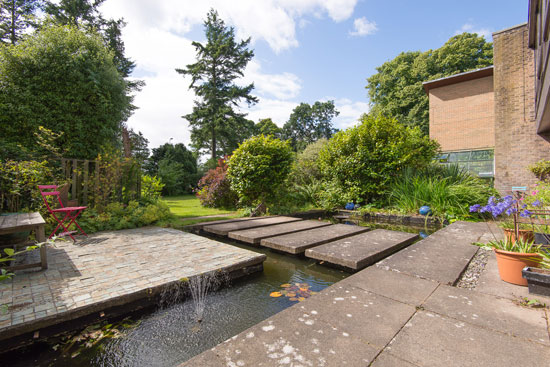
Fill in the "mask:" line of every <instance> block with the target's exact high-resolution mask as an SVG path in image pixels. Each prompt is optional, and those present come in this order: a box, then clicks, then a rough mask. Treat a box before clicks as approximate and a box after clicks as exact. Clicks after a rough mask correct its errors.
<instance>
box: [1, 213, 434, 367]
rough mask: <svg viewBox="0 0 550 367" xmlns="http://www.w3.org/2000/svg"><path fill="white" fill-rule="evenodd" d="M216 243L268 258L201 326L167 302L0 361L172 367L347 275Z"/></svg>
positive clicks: (212, 307)
mask: <svg viewBox="0 0 550 367" xmlns="http://www.w3.org/2000/svg"><path fill="white" fill-rule="evenodd" d="M360 225H364V226H369V227H373V228H386V229H393V230H401V231H407V232H416V233H420V234H421V236H422V237H424V236H427V235H429V234H430V233H431V232H433V231H435V230H430V229H426V228H416V227H409V226H395V225H383V224H375V223H369V222H367V223H360ZM215 239H216V240H219V241H222V242H226V243H229V244H231V245H234V246H238V247H242V248H246V249H248V250H251V251H256V252H260V253H264V254H265V255H267V259H266V261H265V262H264V270H263V272H261V273H257V274H253V275H251V276H249V277H247V278H245V279H241V280H236V281H234V282H233V283H232V284H226V286H225V287H223V288H221V289H219V290H217V291H215V292H211V293H209V294H208V295H207V297H206V298H205V308H204V314H203V317H202V322H200V323H198V322H196V317H195V305H194V303H193V301H192V300H191V299H187V300H185V301H183V302H174V303H172V302H169V303H168V304H167V305H164V306H160V307H158V308H157V309H149V310H147V311H141V312H139V313H134V314H130V315H128V317H126V318H125V319H117V320H109V322H107V321H105V322H104V323H103V324H97V325H90V326H88V327H87V328H86V329H85V330H81V331H80V332H78V333H73V334H70V335H66V336H64V337H55V338H50V339H48V340H46V341H41V342H37V343H35V344H33V345H31V346H29V347H26V348H22V349H20V350H17V351H12V352H9V353H6V354H4V355H0V359H1V360H2V361H3V363H5V365H10V366H12V367H23V366H25V367H26V366H113V367H114V366H116V367H121V366H176V365H178V364H180V363H182V362H184V361H186V360H188V359H190V358H191V357H193V356H195V355H197V354H199V353H201V352H203V351H205V350H207V349H209V348H212V347H214V346H215V345H217V344H219V343H221V342H223V341H224V340H226V339H228V338H230V337H232V336H234V335H236V334H238V333H240V332H242V331H243V330H246V329H247V328H249V327H251V326H253V325H255V324H257V323H259V322H261V321H263V320H265V319H266V318H268V317H270V316H272V315H274V314H276V313H278V312H280V311H282V310H283V309H285V308H287V307H289V306H292V305H293V304H296V303H298V302H300V301H302V300H304V299H306V298H308V297H309V296H311V295H313V294H315V293H316V292H319V291H321V290H323V289H324V288H326V287H328V286H330V285H332V284H334V283H336V282H338V281H340V280H342V279H344V278H346V277H347V276H348V275H349V274H348V273H346V272H344V271H342V270H338V269H333V268H330V267H327V266H323V265H319V264H317V263H316V262H315V261H314V260H311V259H307V258H305V257H296V256H289V255H285V254H280V253H276V252H272V251H270V250H267V249H263V248H255V247H250V246H247V245H242V244H240V243H236V242H234V241H231V240H224V239H219V238H215ZM167 298H170V297H167ZM289 327H294V326H293V325H289Z"/></svg>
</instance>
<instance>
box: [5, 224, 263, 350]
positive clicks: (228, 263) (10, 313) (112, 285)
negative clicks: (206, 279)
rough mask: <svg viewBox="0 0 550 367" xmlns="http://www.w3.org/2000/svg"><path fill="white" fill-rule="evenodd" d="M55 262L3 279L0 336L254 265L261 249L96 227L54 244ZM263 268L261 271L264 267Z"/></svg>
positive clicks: (148, 230)
mask: <svg viewBox="0 0 550 367" xmlns="http://www.w3.org/2000/svg"><path fill="white" fill-rule="evenodd" d="M47 251H48V259H49V264H48V265H49V267H48V269H47V270H43V271H32V272H31V271H27V272H16V275H15V277H13V279H12V280H9V281H6V282H2V283H1V284H0V304H3V305H6V306H7V308H8V309H7V313H4V314H2V315H0V340H5V339H8V338H11V337H14V336H18V335H21V334H25V333H29V332H32V331H36V330H39V329H41V328H44V327H48V326H52V325H55V324H58V323H61V322H64V321H70V320H74V319H76V318H78V317H82V316H85V315H89V314H92V313H95V312H99V311H102V310H106V309H108V308H110V307H116V306H121V305H125V304H127V303H129V302H134V301H137V300H141V299H142V298H147V297H149V296H150V294H156V293H155V292H157V291H160V290H161V289H163V288H164V287H165V286H166V285H168V284H171V283H173V282H177V281H179V280H180V279H181V278H184V277H187V278H189V277H192V276H195V275H199V274H203V273H206V272H211V271H215V270H218V269H220V270H221V269H224V270H226V271H228V272H232V271H237V270H240V269H243V268H247V267H255V266H256V265H258V264H260V265H261V264H262V262H263V261H264V260H265V259H266V256H265V255H263V254H258V253H256V252H252V251H248V250H245V249H241V248H237V247H235V246H231V245H227V244H224V243H221V242H218V241H214V240H211V239H208V238H205V237H200V236H197V235H194V234H190V233H186V232H182V231H178V230H175V229H170V228H158V227H144V228H138V229H128V230H121V231H110V232H98V233H95V234H93V235H90V236H89V237H88V238H87V239H86V240H84V241H79V242H77V243H76V244H74V243H73V242H72V241H58V242H56V244H55V245H54V246H48V248H47ZM260 269H261V268H260ZM260 269H258V270H260Z"/></svg>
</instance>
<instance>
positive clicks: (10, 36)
mask: <svg viewBox="0 0 550 367" xmlns="http://www.w3.org/2000/svg"><path fill="white" fill-rule="evenodd" d="M40 6H41V1H40V0H0V40H1V41H2V42H3V43H11V44H12V45H15V44H16V43H17V41H19V39H21V36H22V35H23V33H24V32H25V30H26V29H27V28H29V27H33V28H35V27H36V26H37V22H36V17H35V13H36V11H37V10H38V9H39V8H40Z"/></svg>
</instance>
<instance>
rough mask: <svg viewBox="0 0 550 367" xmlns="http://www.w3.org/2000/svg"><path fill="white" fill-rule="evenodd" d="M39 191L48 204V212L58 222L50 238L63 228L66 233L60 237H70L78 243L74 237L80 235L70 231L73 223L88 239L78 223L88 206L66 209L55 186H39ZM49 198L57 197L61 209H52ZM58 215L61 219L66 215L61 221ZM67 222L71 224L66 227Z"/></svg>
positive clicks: (62, 233)
mask: <svg viewBox="0 0 550 367" xmlns="http://www.w3.org/2000/svg"><path fill="white" fill-rule="evenodd" d="M38 189H39V190H40V195H42V199H43V200H44V203H45V204H46V208H48V211H49V212H50V214H51V215H52V216H53V217H54V218H55V220H56V221H57V227H55V229H54V230H53V232H52V234H50V237H49V238H52V237H53V236H54V235H55V234H56V232H57V230H58V229H59V227H61V228H63V230H64V232H61V233H60V234H59V235H58V236H59V237H62V236H67V235H68V236H69V237H71V239H72V240H73V241H76V240H75V239H74V237H73V234H74V233H78V231H69V228H70V227H71V225H72V224H73V223H74V225H75V226H77V228H78V229H79V230H80V233H81V234H83V235H85V236H86V237H87V236H88V235H87V234H86V232H84V230H83V229H82V228H80V226H79V225H78V223H77V222H76V218H77V217H78V216H79V215H80V213H82V212H83V211H84V209H86V208H87V207H86V206H71V207H64V206H63V202H62V201H61V196H60V194H59V191H57V186H55V185H38ZM49 190H53V191H49ZM48 196H54V197H57V201H58V202H59V208H56V209H53V208H51V207H50V204H49V203H48V199H47V197H48ZM56 214H60V217H61V215H63V214H64V217H63V218H61V219H60V218H58V217H57V215H56ZM66 222H69V224H68V225H66V226H65V223H66Z"/></svg>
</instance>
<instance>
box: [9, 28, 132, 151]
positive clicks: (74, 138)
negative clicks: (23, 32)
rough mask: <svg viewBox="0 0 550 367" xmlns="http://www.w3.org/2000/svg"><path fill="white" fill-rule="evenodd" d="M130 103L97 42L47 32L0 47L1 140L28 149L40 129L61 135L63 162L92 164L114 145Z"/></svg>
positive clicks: (72, 33)
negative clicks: (104, 148)
mask: <svg viewBox="0 0 550 367" xmlns="http://www.w3.org/2000/svg"><path fill="white" fill-rule="evenodd" d="M129 109H130V100H129V97H128V96H127V95H126V83H125V81H124V79H123V78H122V76H121V75H120V74H119V72H118V71H117V69H116V67H115V65H114V63H113V55H112V53H111V52H110V51H109V50H108V49H107V47H105V45H104V43H103V41H102V39H101V37H100V36H99V35H97V34H95V33H91V32H88V33H85V32H83V31H81V30H79V29H78V28H76V27H73V26H55V25H54V26H45V27H44V28H43V29H41V30H40V31H37V32H35V33H34V34H33V35H32V36H29V37H27V38H25V39H24V40H23V41H21V42H20V43H18V44H16V45H14V46H11V45H5V46H0V137H1V139H2V140H3V141H2V143H8V144H9V143H12V144H14V143H19V144H20V145H22V146H23V147H27V148H30V149H32V148H33V146H34V144H35V136H34V133H35V132H38V127H39V126H44V127H45V128H47V129H49V130H51V131H53V132H54V133H61V132H63V135H61V136H60V137H59V138H58V139H57V140H56V144H58V145H59V146H62V147H63V148H64V150H65V151H66V152H67V156H69V157H74V158H86V159H90V158H94V157H95V156H96V155H97V154H98V152H99V151H100V148H101V146H102V145H105V144H112V143H113V142H114V141H116V140H117V139H118V136H119V133H120V126H121V122H122V121H123V120H124V118H125V116H127V115H128V113H129Z"/></svg>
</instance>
